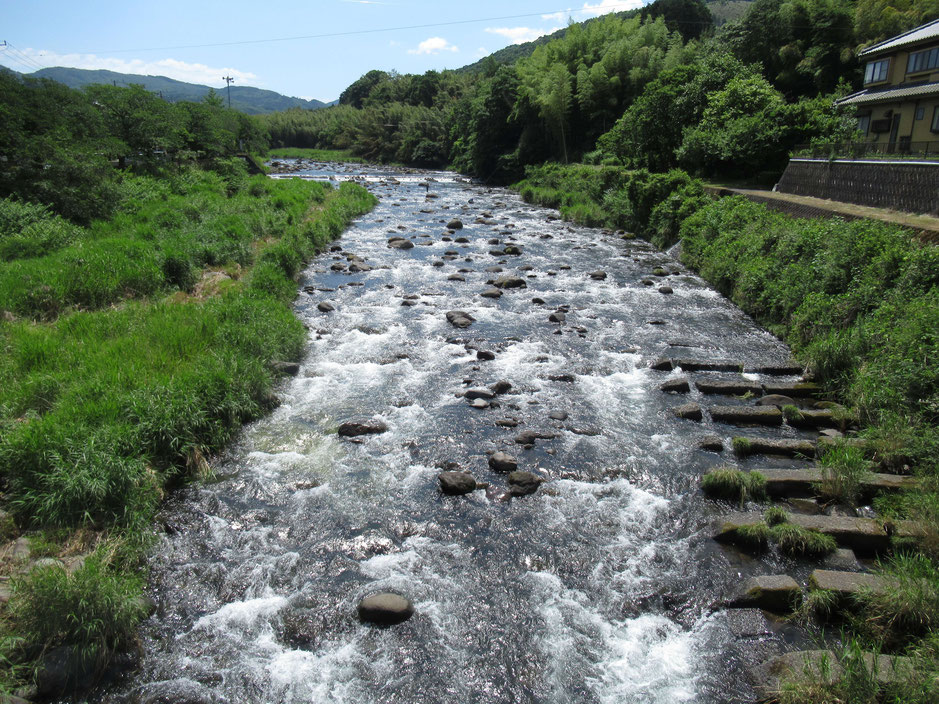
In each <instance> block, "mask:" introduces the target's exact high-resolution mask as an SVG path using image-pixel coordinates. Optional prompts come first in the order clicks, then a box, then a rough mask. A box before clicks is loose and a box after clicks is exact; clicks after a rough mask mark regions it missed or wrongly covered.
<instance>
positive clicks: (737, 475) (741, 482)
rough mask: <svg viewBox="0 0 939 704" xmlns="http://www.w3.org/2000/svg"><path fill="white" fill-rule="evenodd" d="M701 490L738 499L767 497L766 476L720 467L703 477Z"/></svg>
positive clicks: (708, 493) (742, 502) (709, 494)
mask: <svg viewBox="0 0 939 704" xmlns="http://www.w3.org/2000/svg"><path fill="white" fill-rule="evenodd" d="M701 490H702V491H704V493H705V494H707V495H708V496H711V497H713V498H718V499H725V500H727V501H738V502H739V503H740V505H741V506H742V505H743V504H745V503H746V502H747V501H763V500H765V499H766V478H765V477H764V476H763V475H762V474H760V473H759V472H741V471H740V470H739V469H734V468H733V467H718V468H717V469H713V470H711V471H710V472H708V473H707V474H705V475H704V477H703V478H702V479H701Z"/></svg>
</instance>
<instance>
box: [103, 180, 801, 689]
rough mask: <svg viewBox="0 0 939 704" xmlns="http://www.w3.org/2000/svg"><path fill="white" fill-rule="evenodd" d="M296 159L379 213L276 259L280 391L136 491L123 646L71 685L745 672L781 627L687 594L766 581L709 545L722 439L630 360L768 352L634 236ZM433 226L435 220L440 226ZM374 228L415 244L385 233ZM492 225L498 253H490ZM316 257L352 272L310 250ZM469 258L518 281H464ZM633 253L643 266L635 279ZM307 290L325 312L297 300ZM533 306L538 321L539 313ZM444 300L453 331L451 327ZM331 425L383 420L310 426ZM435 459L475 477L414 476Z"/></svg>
mask: <svg viewBox="0 0 939 704" xmlns="http://www.w3.org/2000/svg"><path fill="white" fill-rule="evenodd" d="M301 174H302V175H305V176H307V177H313V178H319V179H330V180H333V181H337V180H346V179H350V178H355V179H356V180H358V181H360V182H363V183H365V184H366V185H368V187H369V188H370V189H371V190H372V191H373V192H374V193H375V195H377V196H379V198H380V199H381V200H380V204H379V205H378V206H377V207H376V208H375V210H374V211H373V212H372V213H370V214H369V215H367V216H365V217H363V218H361V219H360V220H359V221H357V222H356V223H355V224H354V225H353V226H352V227H351V229H350V230H348V231H347V232H346V233H345V234H344V235H343V237H342V239H341V240H340V241H339V245H341V251H334V252H331V253H329V254H324V255H322V256H321V257H319V258H318V259H316V260H315V261H314V262H313V263H312V264H311V266H310V267H309V268H308V269H307V271H306V272H305V274H304V276H303V280H302V282H301V285H302V286H303V287H305V292H304V293H302V294H301V295H300V297H299V299H298V301H297V303H296V312H297V315H298V316H300V318H301V319H302V320H303V321H304V322H305V323H306V324H307V325H308V328H309V344H308V348H307V353H306V356H305V359H304V361H303V364H302V368H301V371H300V374H299V375H298V376H297V377H296V378H293V379H289V380H288V381H286V382H284V383H283V385H282V386H281V387H280V388H279V394H280V397H281V400H282V404H281V406H280V407H279V408H278V409H277V410H275V411H274V412H273V413H272V414H271V415H270V416H269V417H267V418H265V419H263V420H261V421H259V422H257V423H254V424H253V425H251V426H249V427H248V428H246V430H245V431H244V433H243V434H242V436H241V437H240V439H239V441H238V442H237V443H236V444H235V445H234V446H233V447H232V448H231V449H230V451H229V452H228V453H226V455H225V456H223V457H220V458H217V460H216V461H215V462H214V470H215V472H216V475H217V479H216V480H215V481H213V482H210V483H205V484H199V485H195V486H191V487H189V488H187V489H185V490H183V491H181V492H180V493H179V495H178V496H176V497H175V498H174V499H173V500H172V501H171V502H170V503H169V505H168V506H167V507H166V509H165V510H164V511H163V513H162V518H161V519H162V523H163V526H164V527H165V534H163V535H162V536H161V539H160V540H159V542H158V545H157V547H156V549H155V554H154V556H153V558H152V565H153V571H152V596H153V598H154V600H155V602H156V604H157V612H156V614H155V616H154V617H153V618H151V619H150V620H149V621H148V622H146V624H145V625H144V629H143V637H144V655H143V659H142V665H141V667H140V669H139V670H137V671H135V672H134V673H133V674H128V675H125V676H124V677H123V678H122V679H121V680H119V681H118V682H116V683H112V684H111V686H110V687H109V689H108V690H107V691H104V692H100V693H99V700H100V701H108V702H125V701H129V702H146V703H149V704H153V703H155V702H193V703H194V702H231V703H233V704H234V703H238V704H241V703H245V702H337V703H342V704H352V703H355V704H365V703H367V702H395V703H401V704H405V703H406V704H415V703H419V702H492V703H495V702H597V703H600V702H663V703H664V702H728V701H747V700H748V699H749V698H751V697H752V690H751V686H750V679H749V676H748V672H749V669H750V666H751V665H752V664H753V663H754V662H755V661H758V660H760V659H761V658H763V657H764V656H766V655H767V654H770V653H773V652H775V651H777V650H779V649H780V648H782V647H784V646H785V641H786V640H787V639H790V638H791V637H792V634H791V633H790V632H789V631H788V630H787V629H786V628H783V627H779V626H774V625H772V624H770V623H769V622H767V621H765V620H764V619H763V617H762V616H760V615H759V614H755V615H754V614H753V613H749V614H744V616H741V614H740V613H739V612H737V613H733V612H729V611H726V610H720V609H717V610H713V609H711V608H710V607H711V604H712V603H714V602H715V601H717V600H719V599H720V598H721V597H723V596H725V595H726V594H727V593H728V592H729V591H730V590H731V589H732V588H733V587H734V586H735V585H736V584H738V583H739V582H740V581H741V580H742V579H743V578H745V577H747V576H749V575H752V574H762V573H769V574H772V573H774V572H772V571H770V572H767V570H768V569H769V570H772V569H773V567H774V566H773V565H772V564H770V565H767V564H766V563H765V562H758V561H751V560H748V559H746V558H744V557H742V556H740V555H737V554H735V553H732V552H729V551H727V550H725V549H722V548H720V547H718V546H717V545H716V544H715V543H714V542H713V541H712V540H711V539H710V537H709V533H708V525H709V523H710V521H711V520H712V519H713V518H714V517H715V516H716V515H719V514H720V513H721V512H726V511H727V510H729V509H728V507H727V506H721V505H718V504H714V503H712V502H709V501H707V500H705V499H704V498H703V497H702V495H701V494H700V492H699V490H698V489H697V481H698V478H699V477H700V475H701V474H702V473H703V472H704V471H705V470H706V469H707V468H708V467H711V466H714V465H717V464H720V463H722V462H727V461H730V462H733V461H734V460H733V457H732V455H731V453H730V452H729V450H728V451H726V452H725V453H724V454H723V456H722V455H719V454H716V453H710V452H705V451H701V450H698V449H696V447H697V442H698V440H699V439H700V437H701V436H702V435H703V434H708V433H710V434H717V435H719V436H721V437H722V438H723V439H724V441H725V444H727V445H729V438H730V436H731V435H733V434H735V431H734V429H733V428H731V427H729V426H719V425H714V424H711V423H709V422H705V423H703V424H697V423H693V422H691V421H685V420H679V419H677V418H675V417H674V416H673V415H672V414H671V412H670V408H671V407H672V406H675V405H678V404H679V403H684V402H686V400H688V401H694V400H698V401H701V399H700V398H699V397H698V395H697V392H692V394H690V395H689V397H688V398H687V399H686V398H684V397H675V396H672V395H668V394H664V393H662V392H661V391H659V389H658V387H659V386H660V385H661V384H662V383H663V382H664V381H666V380H668V379H670V378H673V377H676V376H679V375H680V372H677V371H676V372H673V373H670V374H669V373H665V372H659V371H653V370H651V369H649V368H648V367H649V362H650V360H653V359H655V358H657V357H660V356H674V357H682V358H695V359H701V360H717V359H730V360H737V361H741V362H743V363H744V364H747V365H763V364H773V363H782V362H785V361H787V360H788V350H787V349H786V347H785V346H784V345H782V344H781V343H780V342H779V341H778V340H776V339H775V338H773V337H772V336H771V335H769V334H768V333H766V332H765V331H763V330H761V329H760V328H759V327H757V326H756V325H755V324H754V323H753V322H752V321H751V320H750V319H748V318H747V317H746V316H745V315H744V314H743V313H742V312H741V311H740V310H738V309H737V308H736V307H735V306H733V305H732V304H731V303H729V302H728V301H726V300H725V299H724V298H722V297H721V296H720V295H719V294H717V293H715V292H714V291H712V290H711V289H710V288H708V287H707V285H706V284H704V282H702V281H701V280H700V279H698V278H697V277H696V276H694V275H692V274H691V273H689V272H687V271H686V270H685V269H684V268H683V267H681V266H680V264H679V263H678V262H677V261H676V260H675V259H673V258H671V257H670V256H668V255H667V254H665V253H662V252H659V251H657V250H655V249H654V248H653V247H652V246H651V245H649V244H647V243H645V242H643V241H641V240H633V241H627V240H624V239H622V238H620V237H618V236H616V235H615V234H613V233H603V232H601V231H600V230H595V229H590V228H582V227H574V226H570V225H569V224H567V223H564V222H560V221H558V220H556V219H554V218H553V217H552V212H553V211H549V210H546V209H543V208H539V207H535V206H530V205H526V204H525V203H523V202H522V201H521V200H520V199H519V198H518V196H516V195H515V194H512V193H510V192H508V191H503V190H497V189H488V188H485V187H482V186H479V185H473V184H470V183H468V182H466V181H463V180H462V179H460V178H458V177H455V176H454V175H452V174H445V173H429V172H421V173H414V172H406V171H394V170H391V169H385V170H382V169H377V168H371V167H342V166H337V165H329V166H327V165H318V166H316V167H311V168H310V169H308V170H307V171H303V172H301ZM433 196H436V197H433ZM453 218H459V219H460V220H462V222H463V223H464V224H465V227H464V228H463V229H462V230H459V231H457V232H452V233H447V229H446V224H447V223H448V222H449V221H450V220H451V219H453ZM394 235H398V236H403V237H407V238H413V242H414V243H415V244H416V246H415V247H414V248H413V249H410V250H398V249H392V248H389V247H387V245H386V243H387V240H388V238H389V237H392V236H394ZM444 237H447V238H449V239H450V241H447V240H445V239H444ZM457 238H466V240H467V241H466V242H461V241H455V240H456V239H457ZM495 240H498V244H496V243H495ZM508 244H515V245H517V246H519V247H520V248H521V250H522V254H521V255H519V256H503V255H499V254H498V251H499V250H501V249H503V248H504V247H505V246H506V245H508ZM448 252H449V253H450V254H448ZM492 252H496V254H493V253H492ZM346 254H356V255H359V256H360V257H362V258H363V259H365V261H366V263H367V264H368V265H369V266H371V267H372V270H371V271H366V272H359V273H351V274H350V273H348V271H335V270H334V269H333V265H335V264H344V263H346V262H347V260H346V256H345V255H346ZM494 266H499V267H502V268H503V269H504V273H505V274H516V275H520V276H522V277H524V278H525V280H526V282H527V288H522V289H514V290H506V291H505V292H504V295H503V296H502V297H501V298H500V299H489V298H483V297H481V296H480V293H481V292H482V291H483V290H485V289H487V288H489V286H487V284H486V282H487V280H490V279H493V278H495V277H496V276H500V275H501V274H500V273H496V272H487V271H486V269H487V268H490V267H494ZM656 267H664V268H665V269H666V271H667V272H668V273H669V274H670V275H669V276H668V277H667V278H661V277H654V276H651V274H652V271H653V270H654V269H655V268H656ZM336 268H337V269H339V268H342V267H336ZM597 270H603V271H605V272H606V274H607V277H606V278H605V279H604V280H597V279H594V278H591V276H590V273H591V272H596V271H597ZM457 273H461V275H462V277H463V278H464V279H465V280H464V281H457V280H452V279H451V278H450V277H451V276H452V275H454V274H457ZM647 278H652V279H655V285H652V286H648V285H645V284H643V283H642V281H643V279H647ZM663 284H668V285H669V286H671V287H672V288H673V290H674V293H672V294H671V295H666V294H663V293H660V292H659V290H658V288H659V287H660V286H661V285H663ZM405 297H411V298H405ZM533 298H541V299H543V301H544V303H543V304H539V303H535V302H533V301H532V299H533ZM323 301H328V302H330V303H332V304H333V306H334V307H335V310H334V311H332V312H326V313H324V312H320V311H319V310H318V309H317V304H318V303H320V302H323ZM561 306H567V309H566V310H567V312H566V321H565V322H564V323H562V324H557V323H551V322H549V320H548V316H549V315H550V314H551V313H552V312H553V311H555V310H557V309H558V308H559V307H561ZM454 309H456V310H462V311H466V312H468V313H470V314H471V315H472V316H473V317H474V318H475V319H476V322H475V323H474V324H473V325H472V326H470V327H469V328H466V329H457V328H454V327H453V326H451V325H450V323H448V321H447V318H446V313H447V312H448V311H450V310H454ZM478 350H486V351H491V352H493V353H495V359H494V360H490V361H480V360H478V359H477V351H478ZM551 377H555V380H552V378H551ZM754 378H755V377H754ZM557 379H561V380H557ZM564 379H566V380H564ZM499 380H505V381H508V382H509V383H510V384H511V385H512V389H511V390H510V391H509V392H508V393H505V394H502V395H500V396H499V397H498V398H497V400H496V403H495V404H494V406H493V407H491V408H488V409H483V410H479V409H475V408H472V407H470V405H469V404H468V403H467V401H466V399H464V398H462V397H461V396H460V394H461V392H462V391H464V390H465V389H466V388H468V387H469V386H483V385H489V384H492V383H493V382H496V381H499ZM724 402H727V401H726V400H725V401H724ZM561 412H563V413H566V414H567V418H566V419H565V420H563V421H560V420H553V419H551V418H550V414H552V413H554V414H555V416H557V417H560V416H561V415H563V413H561ZM360 417H364V418H376V419H381V420H383V421H384V422H385V423H386V424H387V426H388V431H387V432H386V433H384V434H381V435H374V436H368V437H366V438H364V439H363V441H362V442H352V441H349V440H347V439H343V438H340V437H339V436H338V435H337V434H336V428H337V426H338V425H339V424H340V423H341V422H342V421H344V420H346V419H349V418H360ZM505 420H509V421H517V423H518V425H517V427H514V428H513V427H504V425H497V423H496V422H497V421H505ZM524 430H535V431H542V432H551V433H556V434H557V437H556V438H554V439H551V440H538V441H536V443H535V445H534V447H532V448H529V449H525V448H524V447H522V446H521V445H518V444H516V443H515V441H514V439H515V437H516V435H517V434H518V433H520V432H521V431H524ZM765 432H766V433H771V434H772V435H774V436H779V435H780V432H781V431H780V430H779V429H774V430H772V431H770V430H767V431H765ZM782 433H783V434H786V433H788V434H790V435H793V436H794V435H796V431H792V430H789V429H786V428H784V429H783V431H782ZM495 450H503V451H506V452H509V453H511V454H513V455H515V456H516V457H517V458H518V461H519V469H523V470H529V471H532V472H535V473H536V474H538V475H540V476H541V477H543V478H544V479H545V480H546V482H545V483H544V484H543V485H542V486H541V488H540V489H539V491H538V492H537V493H536V494H534V495H532V496H526V497H521V498H511V499H510V498H508V496H507V495H506V477H505V475H504V474H498V473H495V472H493V471H491V470H490V469H489V467H488V465H487V456H488V454H489V453H491V452H492V451H495ZM448 463H455V464H456V465H459V467H460V468H462V469H465V470H468V471H471V472H473V473H474V474H475V476H476V478H477V480H479V481H482V482H488V483H489V487H488V488H487V489H485V490H478V491H476V492H474V493H473V494H471V495H468V496H462V497H448V496H444V495H442V494H441V493H440V491H439V489H438V483H437V474H438V473H439V471H440V467H443V466H452V465H448ZM777 464H779V463H777ZM386 590H388V591H395V592H398V593H400V594H402V595H405V596H406V597H408V598H409V599H411V600H412V601H413V603H414V605H415V608H416V615H415V616H414V617H413V618H412V619H411V620H409V621H408V622H406V623H404V624H401V625H399V626H395V627H392V628H385V629H381V628H375V627H369V626H365V625H361V624H360V623H359V621H358V619H357V617H356V607H357V604H358V602H359V600H360V599H361V598H362V597H363V596H366V595H368V594H369V593H372V592H375V591H386Z"/></svg>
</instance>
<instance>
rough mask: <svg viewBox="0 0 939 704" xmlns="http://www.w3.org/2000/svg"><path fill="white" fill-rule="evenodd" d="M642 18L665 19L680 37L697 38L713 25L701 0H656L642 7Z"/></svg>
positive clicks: (708, 12) (709, 14)
mask: <svg viewBox="0 0 939 704" xmlns="http://www.w3.org/2000/svg"><path fill="white" fill-rule="evenodd" d="M641 16H642V19H643V21H645V20H646V19H656V18H657V17H662V18H664V19H665V25H666V26H667V27H668V29H669V31H670V32H680V33H681V36H682V39H684V40H685V41H688V40H690V39H697V38H698V37H700V36H701V35H702V34H704V33H705V32H706V31H708V30H710V29H711V27H713V26H714V18H713V17H712V16H711V11H710V10H709V9H708V7H707V5H705V4H704V3H703V2H701V0H656V1H655V2H654V3H652V4H651V5H646V6H645V7H643V8H642V15H641Z"/></svg>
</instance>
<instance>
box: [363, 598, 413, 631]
mask: <svg viewBox="0 0 939 704" xmlns="http://www.w3.org/2000/svg"><path fill="white" fill-rule="evenodd" d="M413 615H414V605H413V604H412V603H411V602H410V601H409V600H408V599H405V598H404V597H403V596H401V595H400V594H394V593H392V592H381V593H379V594H372V595H371V596H367V597H365V598H364V599H362V601H360V602H359V619H360V620H361V621H362V622H363V623H373V624H375V625H376V626H394V625H396V624H398V623H404V622H405V621H407V620H408V619H409V618H411V616H413Z"/></svg>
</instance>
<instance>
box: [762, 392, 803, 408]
mask: <svg viewBox="0 0 939 704" xmlns="http://www.w3.org/2000/svg"><path fill="white" fill-rule="evenodd" d="M756 405H757V406H777V407H778V408H782V407H783V406H795V405H796V402H795V399H792V398H790V397H788V396H783V395H781V394H769V395H767V396H764V397H763V398H761V399H760V400H759V401H757V402H756Z"/></svg>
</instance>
